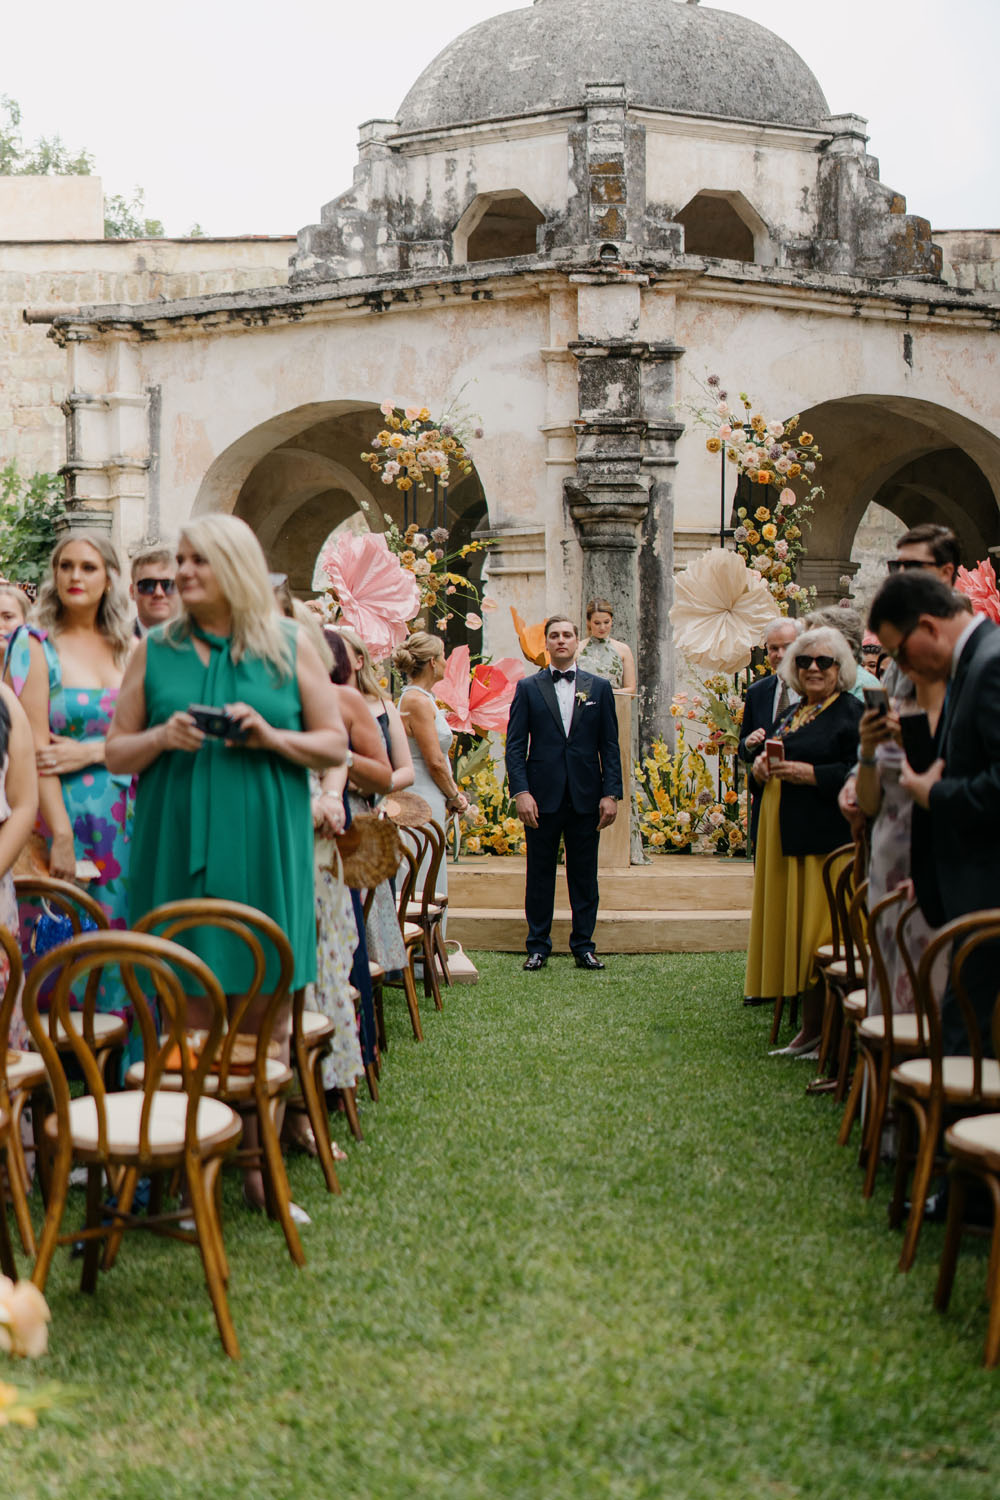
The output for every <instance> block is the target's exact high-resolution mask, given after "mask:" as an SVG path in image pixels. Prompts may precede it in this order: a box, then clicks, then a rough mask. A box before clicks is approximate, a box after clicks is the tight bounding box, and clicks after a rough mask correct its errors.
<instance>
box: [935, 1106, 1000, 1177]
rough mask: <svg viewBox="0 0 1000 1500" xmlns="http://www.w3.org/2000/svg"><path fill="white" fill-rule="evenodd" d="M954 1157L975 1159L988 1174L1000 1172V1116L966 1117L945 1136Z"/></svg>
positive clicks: (956, 1123)
mask: <svg viewBox="0 0 1000 1500" xmlns="http://www.w3.org/2000/svg"><path fill="white" fill-rule="evenodd" d="M944 1143H945V1145H946V1146H947V1147H948V1150H949V1151H950V1152H951V1154H952V1155H953V1156H962V1157H970V1158H975V1159H976V1160H977V1161H978V1163H979V1164H980V1165H981V1166H982V1167H983V1168H984V1169H985V1170H986V1171H987V1172H1000V1115H966V1117H965V1119H964V1120H956V1121H955V1123H954V1125H951V1126H949V1128H948V1129H947V1130H946V1131H945V1134H944Z"/></svg>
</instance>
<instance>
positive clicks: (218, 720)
mask: <svg viewBox="0 0 1000 1500" xmlns="http://www.w3.org/2000/svg"><path fill="white" fill-rule="evenodd" d="M188 713H189V714H190V715H191V717H192V719H193V720H194V722H195V724H196V725H197V726H198V728H199V729H200V730H201V732H202V734H207V735H209V736H210V738H212V739H213V740H236V741H239V740H245V739H246V737H247V731H246V730H245V729H243V728H241V726H240V725H239V724H237V722H236V720H235V719H231V718H230V717H229V715H228V714H227V713H223V711H222V709H221V708H208V707H206V705H205V704H204V703H189V704H188Z"/></svg>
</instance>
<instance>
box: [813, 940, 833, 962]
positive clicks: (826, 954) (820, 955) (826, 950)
mask: <svg viewBox="0 0 1000 1500" xmlns="http://www.w3.org/2000/svg"><path fill="white" fill-rule="evenodd" d="M836 957H837V949H836V947H835V946H834V944H833V943H820V945H819V947H818V948H817V949H816V962H817V963H818V964H822V965H823V967H824V968H825V967H826V965H827V964H829V963H832V962H833V960H834V959H835V958H836Z"/></svg>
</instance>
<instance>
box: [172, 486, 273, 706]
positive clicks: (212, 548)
mask: <svg viewBox="0 0 1000 1500" xmlns="http://www.w3.org/2000/svg"><path fill="white" fill-rule="evenodd" d="M179 539H180V541H181V542H187V544H188V546H189V547H191V548H192V550H193V551H194V552H196V553H198V554H199V555H200V556H201V557H203V558H204V559H205V561H206V562H207V563H208V564H209V566H210V567H211V569H212V572H213V573H214V574H215V577H216V580H217V582H218V584H219V587H220V589H221V590H222V594H223V597H224V599H225V601H226V604H227V606H228V608H229V613H230V615H231V616H232V630H231V634H230V653H231V655H232V658H233V661H239V660H240V659H241V658H242V657H244V656H253V657H256V658H257V659H258V660H260V661H266V662H268V663H269V664H270V665H271V666H272V667H273V668H274V670H275V672H276V674H277V675H278V677H281V678H285V677H290V676H291V675H292V672H293V670H294V664H295V646H294V642H293V638H292V635H291V634H290V632H289V631H288V628H287V627H286V626H285V625H284V623H283V620H282V616H281V615H280V614H279V613H278V609H277V606H276V602H275V598H274V590H273V589H272V587H271V581H270V578H269V577H268V571H267V563H266V561H265V559H264V553H263V550H262V548H261V545H260V542H259V541H258V540H257V538H256V536H255V535H254V533H253V532H252V531H251V529H250V527H249V526H248V525H247V523H246V522H245V521H241V520H240V519H239V517H238V516H227V515H220V514H218V513H216V514H213V515H209V516H200V517H198V519H196V520H192V521H188V522H186V523H185V525H184V526H182V527H181V532H180V538H179ZM192 624H193V621H192V617H191V615H190V614H189V613H188V611H187V609H186V608H185V607H184V600H183V598H182V599H181V613H180V615H179V616H178V618H177V619H176V620H172V621H171V622H170V624H169V625H167V626H166V637H167V639H168V640H170V641H173V642H175V643H178V644H179V643H180V642H181V641H184V640H187V639H188V638H189V636H190V635H191V630H192Z"/></svg>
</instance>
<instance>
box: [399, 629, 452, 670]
mask: <svg viewBox="0 0 1000 1500" xmlns="http://www.w3.org/2000/svg"><path fill="white" fill-rule="evenodd" d="M443 655H444V641H442V640H441V638H440V636H437V635H431V634H430V633H429V632H428V631H426V630H415V631H414V632H413V634H412V635H409V636H407V638H406V640H405V641H404V642H403V644H402V645H401V646H397V647H396V650H395V651H394V652H393V656H392V664H393V666H394V667H395V668H396V671H397V672H402V674H403V676H404V677H413V676H414V675H415V674H416V673H418V672H422V671H423V670H424V668H425V667H427V666H430V664H431V662H432V661H436V660H437V658H438V657H439V656H443Z"/></svg>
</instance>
